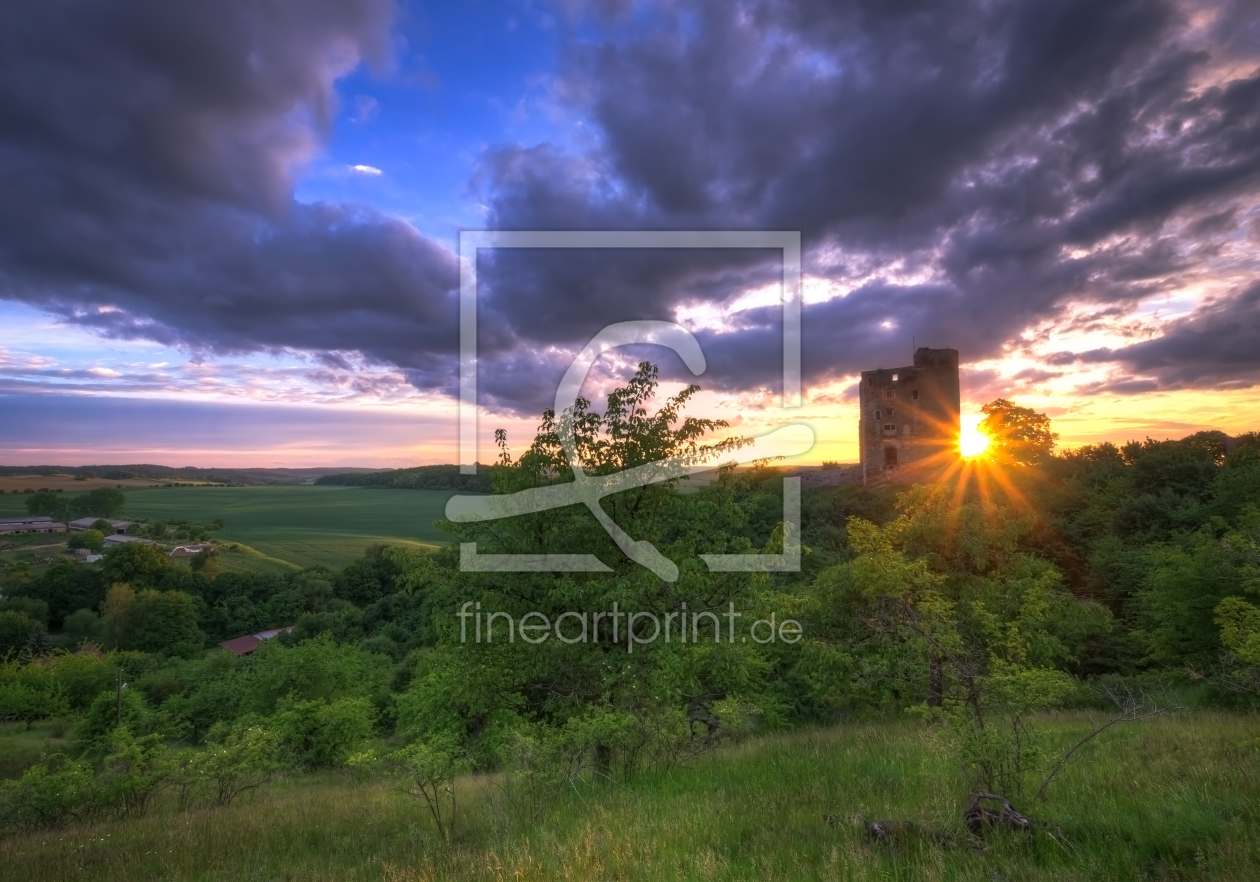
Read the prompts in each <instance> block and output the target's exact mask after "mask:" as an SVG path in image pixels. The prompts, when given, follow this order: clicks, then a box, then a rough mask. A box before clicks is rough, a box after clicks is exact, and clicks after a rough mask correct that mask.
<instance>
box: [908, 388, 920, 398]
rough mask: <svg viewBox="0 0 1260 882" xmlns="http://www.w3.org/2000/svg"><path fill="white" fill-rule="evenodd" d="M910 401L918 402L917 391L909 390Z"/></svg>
mask: <svg viewBox="0 0 1260 882" xmlns="http://www.w3.org/2000/svg"><path fill="white" fill-rule="evenodd" d="M910 399H911V400H912V401H918V400H919V390H918V389H911V390H910Z"/></svg>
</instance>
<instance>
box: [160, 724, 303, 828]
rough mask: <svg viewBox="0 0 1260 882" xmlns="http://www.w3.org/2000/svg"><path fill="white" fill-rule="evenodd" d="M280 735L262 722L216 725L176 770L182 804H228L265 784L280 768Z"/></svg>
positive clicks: (221, 806) (221, 805) (223, 805)
mask: <svg viewBox="0 0 1260 882" xmlns="http://www.w3.org/2000/svg"><path fill="white" fill-rule="evenodd" d="M281 766H282V764H281V736H280V733H279V732H277V731H275V730H274V729H267V728H264V727H261V726H251V725H238V726H234V727H230V728H229V727H225V726H223V725H218V726H216V727H215V728H214V730H212V732H211V734H210V736H209V737H208V738H207V739H206V745H205V747H204V748H203V749H201V750H199V751H196V752H195V753H192V754H191V755H189V756H188V758H187V759H186V760H185V762H184V765H183V767H182V768H181V769H180V773H179V785H180V789H181V798H180V803H181V805H184V806H188V805H193V804H198V803H201V804H207V805H213V806H216V807H218V808H224V807H226V806H229V805H231V804H232V803H233V802H234V801H235V800H236V799H237V798H238V797H240V796H241V795H242V794H245V793H249V792H250V791H253V790H257V789H258V788H260V787H262V786H263V785H265V784H266V783H267V782H268V781H270V780H271V779H272V778H273V777H275V775H276V773H277V772H278V771H279V770H280V769H281Z"/></svg>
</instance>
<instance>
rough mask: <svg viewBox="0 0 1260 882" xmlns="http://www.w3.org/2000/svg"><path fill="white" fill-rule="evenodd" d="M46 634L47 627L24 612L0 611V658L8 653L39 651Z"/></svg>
mask: <svg viewBox="0 0 1260 882" xmlns="http://www.w3.org/2000/svg"><path fill="white" fill-rule="evenodd" d="M47 636H48V629H47V628H46V627H44V625H43V624H42V623H40V622H37V621H35V620H34V619H32V618H31V617H30V616H28V615H26V613H22V612H17V611H16V610H5V611H4V612H0V658H4V657H5V656H7V655H9V654H21V653H27V652H30V653H35V652H39V651H40V650H41V649H42V648H43V646H44V643H45V641H46V639H47Z"/></svg>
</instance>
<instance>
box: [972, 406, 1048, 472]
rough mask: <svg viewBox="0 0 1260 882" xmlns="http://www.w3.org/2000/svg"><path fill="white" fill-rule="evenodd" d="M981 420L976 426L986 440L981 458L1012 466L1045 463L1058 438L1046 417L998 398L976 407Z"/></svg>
mask: <svg viewBox="0 0 1260 882" xmlns="http://www.w3.org/2000/svg"><path fill="white" fill-rule="evenodd" d="M980 410H981V412H982V413H983V414H984V419H982V420H981V421H980V425H979V427H978V429H979V431H980V433H981V434H982V435H985V436H987V437H988V439H989V447H988V449H987V451H986V453H985V455H986V456H987V457H988V458H990V459H993V460H996V461H998V462H1003V463H1013V464H1016V465H1035V464H1037V463H1041V462H1045V460H1046V458H1047V457H1049V456H1050V454H1051V451H1052V450H1053V449H1054V444H1055V442H1056V441H1058V440H1059V436H1058V435H1057V434H1056V433H1054V432H1051V431H1050V418H1049V417H1047V416H1046V415H1045V414H1044V413H1037V412H1036V411H1035V410H1033V409H1032V408H1030V407H1020V406H1019V405H1017V404H1015V403H1013V402H1011V401H1007V400H1006V399H1005V398H998V399H996V400H994V401H990V402H989V403H988V404H986V405H985V406H984V407H982V408H980Z"/></svg>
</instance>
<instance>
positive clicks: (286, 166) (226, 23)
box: [0, 0, 457, 385]
mask: <svg viewBox="0 0 1260 882" xmlns="http://www.w3.org/2000/svg"><path fill="white" fill-rule="evenodd" d="M393 16H394V10H393V7H392V3H391V2H390V0H326V2H308V0H214V2H191V3H167V2H161V0H99V2H91V0H88V2H76V3H39V4H6V5H5V6H4V7H3V9H2V10H0V188H2V190H3V192H4V194H5V198H4V199H3V201H0V242H2V243H3V244H2V245H0V294H2V295H3V296H7V297H10V298H17V299H21V300H25V301H28V302H32V303H37V304H39V305H41V306H43V307H45V308H47V309H49V310H52V311H55V312H58V313H60V314H62V315H64V316H66V317H67V318H69V319H71V320H73V321H75V322H78V323H81V324H83V325H86V326H90V327H93V328H96V329H99V330H100V331H101V332H103V333H105V334H107V335H109V336H113V337H122V338H128V337H133V338H134V337H140V338H146V339H152V340H157V341H159V342H163V343H167V344H178V345H183V346H186V347H189V348H192V349H196V350H207V351H217V352H225V351H233V352H242V351H250V350H259V349H304V350H316V351H319V350H334V351H345V350H358V351H360V352H362V353H364V354H365V355H366V356H367V357H368V358H369V359H372V360H376V361H382V362H391V363H393V364H396V365H400V366H402V367H404V368H407V369H409V370H412V371H414V372H415V375H416V376H422V377H426V378H427V379H426V382H427V383H428V384H430V385H432V384H437V385H442V384H449V382H450V379H449V376H450V366H449V363H448V362H449V356H450V355H451V354H452V353H453V351H454V342H455V340H456V333H455V313H454V300H453V297H454V288H455V286H456V284H457V283H456V279H457V266H456V262H455V260H454V258H453V256H452V255H451V254H450V252H449V251H448V250H446V249H445V248H443V247H442V246H440V245H438V244H436V243H434V242H432V241H430V240H428V239H426V238H425V237H423V236H422V235H420V234H419V233H418V232H417V231H416V230H415V229H414V228H413V227H412V226H411V225H409V224H407V223H405V222H403V221H401V220H398V219H395V218H392V217H388V216H385V215H383V214H381V213H379V212H377V211H376V210H374V209H372V208H370V207H366V206H359V205H335V204H300V203H297V202H295V201H294V199H293V186H294V180H293V179H294V175H295V174H296V172H297V171H298V169H299V168H300V167H301V164H302V163H303V162H304V161H305V160H307V159H309V158H310V157H311V156H312V155H313V154H314V153H315V151H317V150H318V149H319V147H320V145H321V142H322V140H323V138H324V137H325V135H326V134H327V132H328V130H329V127H330V124H331V118H332V113H333V110H334V105H335V103H336V96H335V93H334V91H333V83H334V81H335V80H336V79H337V78H338V77H340V76H341V75H343V74H345V73H347V72H348V71H350V70H351V69H352V68H354V67H356V66H357V65H358V64H359V63H360V62H362V61H365V60H366V61H369V62H373V63H376V64H379V65H384V64H386V63H387V62H388V60H389V40H390V36H389V35H390V27H391V22H392V20H393ZM366 106H367V105H364V106H363V107H360V108H359V110H360V114H361V115H362V114H363V111H364V107H366ZM361 168H363V169H365V170H367V171H368V172H375V171H376V170H375V169H372V168H370V167H368V166H361Z"/></svg>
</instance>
